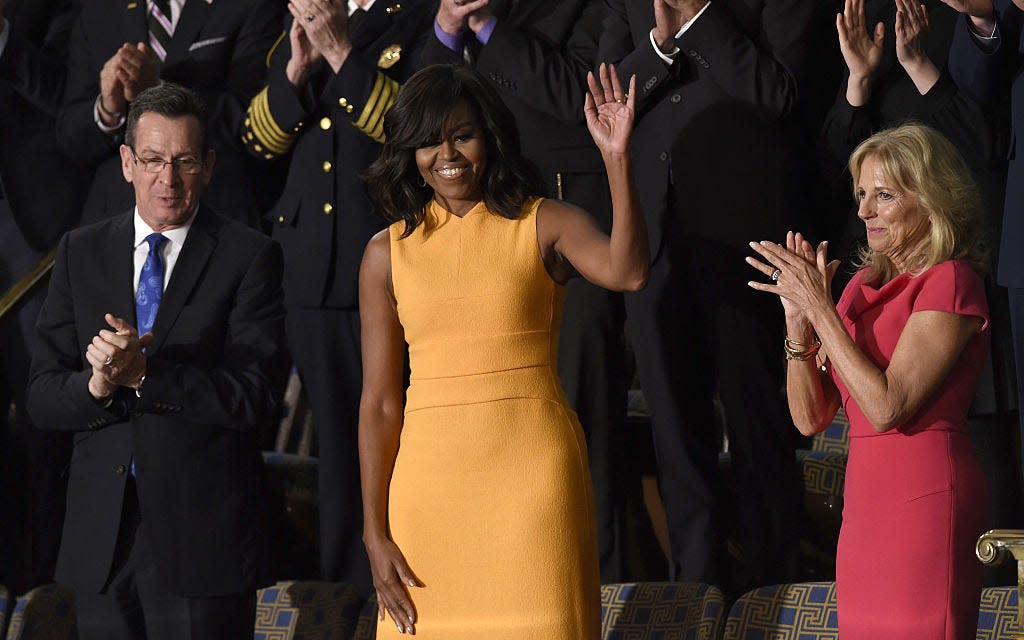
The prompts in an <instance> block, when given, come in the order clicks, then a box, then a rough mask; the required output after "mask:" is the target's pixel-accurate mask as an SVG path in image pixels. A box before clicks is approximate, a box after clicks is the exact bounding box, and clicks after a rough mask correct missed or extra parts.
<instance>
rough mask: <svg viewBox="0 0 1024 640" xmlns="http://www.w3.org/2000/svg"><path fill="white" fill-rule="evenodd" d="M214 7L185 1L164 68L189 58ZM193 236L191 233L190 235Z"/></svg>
mask: <svg viewBox="0 0 1024 640" xmlns="http://www.w3.org/2000/svg"><path fill="white" fill-rule="evenodd" d="M211 6H212V5H211V4H210V3H208V2H202V1H201V0H185V6H184V8H182V10H181V16H179V17H178V24H177V26H175V27H174V36H172V37H171V44H170V46H168V47H167V59H166V60H164V66H165V67H166V66H170V65H172V64H174V63H175V62H177V61H178V60H181V59H182V58H185V57H187V56H188V48H189V47H190V46H192V43H194V42H195V40H196V36H197V35H199V30H200V29H202V28H203V23H204V22H206V19H207V17H208V14H209V13H210V7H211ZM189 235H191V233H190V234H189Z"/></svg>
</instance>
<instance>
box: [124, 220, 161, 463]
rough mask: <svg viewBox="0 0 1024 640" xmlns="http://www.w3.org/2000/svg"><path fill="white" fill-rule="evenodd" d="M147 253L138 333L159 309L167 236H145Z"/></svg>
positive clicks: (140, 289)
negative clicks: (163, 250) (162, 251)
mask: <svg viewBox="0 0 1024 640" xmlns="http://www.w3.org/2000/svg"><path fill="white" fill-rule="evenodd" d="M146 242H148V243H149V255H147V256H146V262H145V263H144V264H143V265H142V272H141V273H140V274H139V287H138V289H136V291H135V320H136V322H137V323H138V327H137V328H138V330H139V335H140V336H141V335H143V334H146V333H149V331H150V330H151V329H152V328H153V322H154V321H155V320H156V312H157V311H159V310H160V299H161V298H163V297H164V270H165V269H164V256H163V253H161V249H162V248H163V246H164V243H165V242H167V238H165V237H164V236H162V235H160V234H159V233H151V234H149V235H148V236H146ZM131 469H132V476H134V475H135V457H134V456H132V463H131Z"/></svg>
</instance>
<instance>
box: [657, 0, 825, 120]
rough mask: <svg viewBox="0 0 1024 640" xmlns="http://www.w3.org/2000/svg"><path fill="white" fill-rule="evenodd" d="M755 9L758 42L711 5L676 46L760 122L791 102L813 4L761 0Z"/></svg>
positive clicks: (775, 116)
mask: <svg viewBox="0 0 1024 640" xmlns="http://www.w3.org/2000/svg"><path fill="white" fill-rule="evenodd" d="M761 9H762V12H761V29H762V32H763V34H764V35H763V38H764V40H763V42H755V41H754V40H753V39H752V38H751V37H750V36H749V35H748V34H746V33H743V32H742V31H740V30H739V29H738V28H737V26H736V23H735V21H734V19H733V18H732V16H730V15H729V14H728V11H727V9H726V8H725V7H724V5H723V3H722V2H715V1H713V2H711V6H710V7H708V8H707V11H705V12H704V13H703V15H701V16H700V17H699V18H697V20H696V21H695V22H694V23H693V25H692V26H691V27H690V28H689V29H688V30H687V31H686V33H684V34H683V35H682V36H680V37H679V38H677V39H676V45H677V46H678V47H679V49H680V51H679V54H678V56H679V57H680V58H682V59H687V58H689V59H691V64H692V61H696V64H697V65H698V69H700V68H702V69H703V70H704V72H706V73H707V75H708V76H709V77H710V78H711V79H712V81H714V82H715V84H717V85H718V86H719V87H721V89H722V90H723V91H724V92H725V93H726V94H728V95H729V96H730V97H732V98H733V99H734V100H736V101H738V102H740V103H743V104H746V105H747V106H748V107H750V108H751V109H752V110H754V111H755V112H756V113H759V114H761V116H762V117H763V118H765V119H766V120H778V119H780V118H783V117H785V116H787V115H789V113H790V112H791V111H792V110H793V107H794V106H795V105H796V102H797V87H798V85H799V82H800V80H802V78H803V74H804V68H805V65H806V62H807V61H806V56H807V52H806V47H807V43H808V42H810V38H809V37H808V36H809V30H810V27H811V18H812V16H813V12H814V5H813V3H812V2H811V1H810V0H765V2H764V4H763V5H762V7H761ZM677 64H678V61H677ZM698 72H699V71H698Z"/></svg>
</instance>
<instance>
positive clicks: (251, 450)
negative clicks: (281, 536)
mask: <svg viewBox="0 0 1024 640" xmlns="http://www.w3.org/2000/svg"><path fill="white" fill-rule="evenodd" d="M204 110H205V109H204V105H203V104H202V103H201V101H200V100H199V98H198V97H197V95H196V94H194V93H193V92H191V91H190V90H188V89H185V88H183V87H180V86H179V85H175V84H173V83H162V84H160V85H158V86H157V87H153V88H151V89H148V90H145V91H143V92H141V93H139V95H137V96H135V99H134V100H133V101H132V105H131V108H130V109H129V112H128V118H127V123H126V128H125V144H124V145H122V146H121V149H120V152H121V167H122V170H123V172H124V179H125V180H126V181H128V182H129V183H131V185H132V187H133V188H134V191H135V198H136V202H137V205H136V207H135V208H134V211H126V212H124V213H123V214H122V215H120V216H117V217H115V218H112V219H109V220H106V221H102V222H99V223H95V224H92V225H88V226H84V227H81V228H79V229H77V230H75V231H72V232H71V233H69V234H68V235H66V236H64V238H63V240H61V243H60V245H59V247H58V249H57V261H56V264H55V266H54V270H53V276H52V278H51V280H50V289H49V294H48V296H47V299H46V303H45V304H44V306H43V310H42V312H41V314H40V318H39V324H38V341H39V344H38V347H37V349H36V353H35V357H34V358H33V362H32V371H31V375H30V382H29V409H30V411H31V412H32V415H33V417H34V418H35V419H36V421H37V423H38V424H39V426H40V427H42V428H46V429H54V430H67V431H74V432H76V435H75V451H74V455H73V456H72V462H71V466H70V469H69V487H68V501H67V514H66V517H65V524H64V536H63V543H62V545H61V552H60V559H59V561H58V565H57V578H58V580H59V581H61V582H63V583H65V584H68V585H70V586H71V587H72V588H74V590H75V606H76V608H77V611H78V637H79V638H82V639H83V640H87V639H90V638H95V639H102V640H110V639H115V638H125V639H136V640H137V639H138V638H146V637H151V638H167V637H174V638H178V637H190V638H209V639H211V640H212V639H217V640H220V639H223V638H245V637H251V635H252V629H253V625H254V623H255V616H256V589H257V588H258V587H261V586H265V585H266V584H267V582H266V580H265V577H266V566H265V562H264V558H265V557H266V555H267V552H268V548H267V543H268V541H267V540H266V539H265V527H266V523H265V514H264V513H263V506H264V497H263V492H262V490H261V486H262V470H263V465H262V459H261V457H260V451H259V448H258V446H257V442H256V434H257V432H258V429H259V428H260V427H261V426H262V425H263V423H265V422H266V421H268V420H269V419H270V417H271V416H273V415H274V412H275V409H276V404H277V399H278V398H279V397H280V396H279V394H280V393H281V392H282V391H283V384H280V382H282V381H279V380H275V379H274V375H273V373H272V371H273V370H274V367H273V366H272V364H273V362H274V359H275V356H276V354H277V352H278V349H279V348H280V347H281V346H282V340H283V320H284V309H283V307H282V305H281V269H282V258H281V249H280V247H279V246H278V245H277V244H276V243H275V242H273V241H271V240H269V239H267V238H266V237H264V236H262V235H261V234H259V233H258V232H256V231H254V230H251V229H249V228H247V227H245V226H243V225H241V224H239V223H238V222H234V221H231V220H228V219H227V218H223V217H221V216H219V215H217V214H216V213H214V212H213V210H211V209H209V208H208V207H207V206H206V205H200V204H199V201H200V198H201V196H202V194H203V190H204V189H205V187H206V186H207V185H208V183H209V181H210V177H211V175H212V173H213V169H214V160H215V158H216V154H215V152H214V151H213V150H212V149H211V148H210V140H209V139H208V138H207V137H206V128H205V123H204V119H205V113H204ZM133 265H134V267H133ZM129 292H134V295H132V296H129Z"/></svg>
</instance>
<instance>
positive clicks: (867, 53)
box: [836, 0, 885, 106]
mask: <svg viewBox="0 0 1024 640" xmlns="http://www.w3.org/2000/svg"><path fill="white" fill-rule="evenodd" d="M865 21H866V18H865V16H864V0H846V3H845V4H844V6H843V12H842V13H840V14H837V15H836V31H837V32H838V33H839V49H840V51H842V54H843V60H845V61H846V67H847V68H848V69H849V70H850V84H851V86H864V87H865V88H866V89H867V90H868V91H870V83H871V80H872V79H873V77H874V75H875V72H876V71H877V70H878V65H879V64H880V63H881V61H882V43H883V42H884V41H885V25H884V24H882V23H881V22H879V23H878V24H876V25H875V34H874V38H872V37H871V36H869V35H868V31H867V26H866V25H865ZM847 97H848V98H849V97H850V96H849V92H848V93H847ZM858 98H860V97H859V96H858ZM854 102H857V103H858V104H854V106H860V105H862V104H864V102H867V97H866V96H864V97H863V99H855V100H853V101H851V104H853V103H854Z"/></svg>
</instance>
